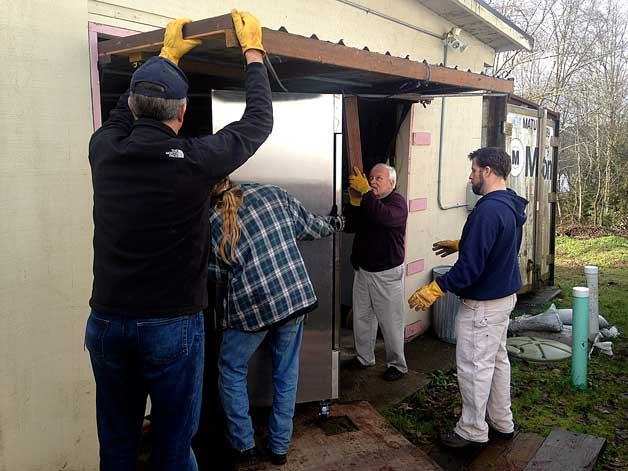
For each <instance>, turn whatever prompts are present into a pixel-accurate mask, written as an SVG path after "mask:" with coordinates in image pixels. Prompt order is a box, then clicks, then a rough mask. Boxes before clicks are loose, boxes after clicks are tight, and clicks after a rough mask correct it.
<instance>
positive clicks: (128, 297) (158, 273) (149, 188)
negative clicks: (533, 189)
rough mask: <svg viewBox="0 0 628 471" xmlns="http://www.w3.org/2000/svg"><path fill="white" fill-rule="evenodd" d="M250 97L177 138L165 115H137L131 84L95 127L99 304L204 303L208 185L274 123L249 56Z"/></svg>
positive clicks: (150, 313)
mask: <svg viewBox="0 0 628 471" xmlns="http://www.w3.org/2000/svg"><path fill="white" fill-rule="evenodd" d="M246 97H247V98H246V110H245V112H244V115H243V116H242V119H241V120H240V121H237V122H234V123H231V124H229V125H228V126H226V127H225V128H223V129H221V130H220V131H218V132H217V133H216V134H214V135H208V136H204V137H199V138H180V137H178V136H177V135H176V134H175V133H174V132H173V131H172V129H170V128H169V127H168V126H166V125H165V124H163V123H161V122H159V121H155V120H151V119H144V118H140V119H138V120H134V119H133V116H132V114H131V112H130V110H129V108H128V106H127V95H126V94H125V95H124V96H122V97H121V98H120V100H119V101H118V104H117V106H116V108H115V109H114V110H113V111H112V112H111V114H110V116H109V119H108V120H107V121H106V122H105V123H104V124H103V126H102V127H101V128H100V129H98V130H97V131H96V132H95V133H94V134H93V136H92V138H91V140H90V143H89V163H90V165H91V169H92V183H93V188H94V213H93V216H94V284H93V289H92V297H91V300H90V306H91V307H92V308H93V309H95V310H96V311H99V312H103V313H107V314H120V315H128V316H135V317H169V316H177V315H182V314H190V313H194V312H198V311H200V310H202V309H203V308H205V307H206V306H207V292H206V283H207V262H208V250H209V249H208V240H209V216H208V205H209V198H208V196H209V191H210V189H211V187H212V185H214V184H215V183H216V182H217V181H218V180H220V179H222V178H224V177H225V176H227V175H229V174H230V173H231V172H233V171H234V170H235V169H236V168H238V167H239V166H241V165H242V164H243V163H244V162H246V161H247V159H248V158H249V157H251V156H252V155H253V154H254V153H255V151H256V150H257V149H258V148H259V146H260V145H262V143H263V142H264V141H265V140H266V138H267V137H268V135H269V134H270V132H271V130H272V126H273V115H272V101H271V94H270V87H269V83H268V76H267V73H266V69H265V67H264V65H263V64H260V63H252V64H250V65H248V67H247V72H246Z"/></svg>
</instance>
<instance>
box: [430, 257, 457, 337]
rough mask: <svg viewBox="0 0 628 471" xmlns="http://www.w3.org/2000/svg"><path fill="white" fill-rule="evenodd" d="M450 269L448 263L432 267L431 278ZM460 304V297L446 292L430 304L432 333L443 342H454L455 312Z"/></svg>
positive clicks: (433, 278)
mask: <svg viewBox="0 0 628 471" xmlns="http://www.w3.org/2000/svg"><path fill="white" fill-rule="evenodd" d="M450 269H451V266H450V265H442V266H438V267H434V268H433V269H432V280H435V279H436V278H437V277H439V276H441V275H444V274H445V273H447V272H448V271H449V270H450ZM459 306H460V298H459V297H458V296H456V295H455V294H453V293H450V292H447V293H445V296H441V297H440V298H438V299H437V300H436V302H435V303H434V304H433V305H432V326H433V327H434V333H435V334H436V337H438V338H439V339H440V340H442V341H443V342H447V343H456V314H457V313H458V307H459Z"/></svg>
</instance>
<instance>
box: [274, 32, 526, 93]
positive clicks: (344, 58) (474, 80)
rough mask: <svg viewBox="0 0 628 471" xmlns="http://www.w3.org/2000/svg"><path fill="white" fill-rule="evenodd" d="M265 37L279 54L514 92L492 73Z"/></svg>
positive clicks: (298, 38) (289, 38) (281, 34)
mask: <svg viewBox="0 0 628 471" xmlns="http://www.w3.org/2000/svg"><path fill="white" fill-rule="evenodd" d="M262 36H263V40H264V48H265V49H266V52H268V53H269V54H275V55H278V56H284V57H292V58H295V59H302V60H307V61H311V62H315V63H319V64H327V65H335V66H339V67H347V68H350V69H354V70H362V71H366V72H376V73H380V74H383V75H392V76H396V77H405V78H410V79H415V80H428V79H429V80H430V81H432V82H436V83H443V84H447V85H456V86H462V87H466V88H472V89H475V90H491V91H496V92H503V93H513V91H514V82H513V81H512V80H502V79H498V78H495V77H490V76H488V75H481V74H475V73H472V72H463V71H462V70H456V69H450V68H447V67H441V66H437V65H428V64H425V63H423V62H416V61H412V60H409V59H402V58H400V57H394V56H388V55H386V54H379V53H377V52H370V51H365V50H363V49H355V48H352V47H347V46H341V45H338V44H333V43H329V42H326V41H320V40H318V39H311V38H305V37H302V36H296V35H294V34H289V33H284V32H281V31H274V30H270V29H267V28H264V30H263V33H262Z"/></svg>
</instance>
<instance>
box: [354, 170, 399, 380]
mask: <svg viewBox="0 0 628 471" xmlns="http://www.w3.org/2000/svg"><path fill="white" fill-rule="evenodd" d="M355 173H356V175H352V176H350V177H349V182H350V185H349V193H350V196H351V204H352V206H354V208H352V210H351V211H350V215H348V216H349V223H350V224H351V226H353V229H354V230H355V232H356V234H355V239H354V241H353V250H352V252H351V264H352V265H353V268H354V269H355V277H354V280H353V337H354V341H355V349H356V352H357V362H358V365H359V366H362V367H369V366H373V365H375V353H374V350H375V340H376V336H377V326H378V324H379V327H380V329H381V331H382V335H383V336H384V344H385V346H386V367H387V368H386V372H385V373H384V379H385V380H387V381H395V380H397V379H399V378H401V377H402V376H403V375H404V374H406V373H407V372H408V367H407V366H406V359H405V356H404V353H403V332H404V304H403V300H404V296H403V261H404V256H405V234H406V220H407V218H408V207H407V205H406V200H405V198H404V197H403V196H401V195H400V194H399V193H397V192H395V191H394V188H395V184H396V183H397V173H396V172H395V169H394V168H393V167H390V166H389V165H386V164H377V165H375V166H374V167H373V168H372V169H371V172H370V178H369V180H367V179H366V176H365V175H364V174H363V173H362V172H360V171H359V170H358V169H357V168H356V169H355Z"/></svg>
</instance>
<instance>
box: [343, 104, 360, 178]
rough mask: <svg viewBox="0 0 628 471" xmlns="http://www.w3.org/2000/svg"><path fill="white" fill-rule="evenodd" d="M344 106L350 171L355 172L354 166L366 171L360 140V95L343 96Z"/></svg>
mask: <svg viewBox="0 0 628 471" xmlns="http://www.w3.org/2000/svg"><path fill="white" fill-rule="evenodd" d="M342 101H343V103H342V105H343V106H342V107H343V109H344V113H345V127H346V132H345V139H344V140H345V142H346V143H347V160H348V161H349V173H350V174H352V173H353V167H358V168H359V169H360V171H361V172H363V171H364V167H363V164H362V142H361V141H360V116H359V114H358V97H357V96H345V97H343V100H342Z"/></svg>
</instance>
